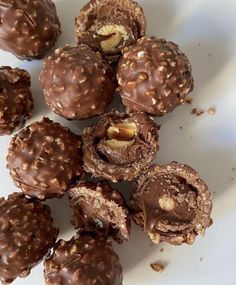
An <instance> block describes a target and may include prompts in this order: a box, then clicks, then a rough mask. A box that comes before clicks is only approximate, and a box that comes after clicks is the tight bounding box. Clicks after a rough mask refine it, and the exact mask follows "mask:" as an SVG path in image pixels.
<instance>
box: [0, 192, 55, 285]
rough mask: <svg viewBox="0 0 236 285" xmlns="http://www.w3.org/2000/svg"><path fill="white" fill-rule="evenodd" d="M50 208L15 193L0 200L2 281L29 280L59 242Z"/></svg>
mask: <svg viewBox="0 0 236 285" xmlns="http://www.w3.org/2000/svg"><path fill="white" fill-rule="evenodd" d="M57 235H58V229H57V228H55V227H54V225H53V220H52V217H51V214H50V209H49V207H48V206H46V205H44V204H42V203H41V202H40V201H39V200H36V199H28V198H26V197H25V196H24V195H23V194H20V193H13V194H11V195H9V196H8V199H4V198H1V199H0V256H1V258H0V281H1V282H3V283H4V284H6V283H11V282H13V281H14V280H15V279H16V278H17V277H26V276H27V275H28V274H30V271H31V269H32V267H34V266H35V265H37V264H38V263H39V262H40V261H41V260H42V259H43V257H44V256H45V255H46V254H47V253H48V252H49V250H50V248H51V247H52V246H53V245H54V243H55V242H56V239H57Z"/></svg>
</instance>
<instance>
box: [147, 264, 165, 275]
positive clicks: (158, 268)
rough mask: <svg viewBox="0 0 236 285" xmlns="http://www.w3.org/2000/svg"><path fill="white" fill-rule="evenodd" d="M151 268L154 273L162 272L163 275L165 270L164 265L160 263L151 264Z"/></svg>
mask: <svg viewBox="0 0 236 285" xmlns="http://www.w3.org/2000/svg"><path fill="white" fill-rule="evenodd" d="M150 266H151V268H152V269H153V270H154V271H156V272H160V273H162V272H163V271H164V269H165V267H164V265H162V264H160V263H152V264H150Z"/></svg>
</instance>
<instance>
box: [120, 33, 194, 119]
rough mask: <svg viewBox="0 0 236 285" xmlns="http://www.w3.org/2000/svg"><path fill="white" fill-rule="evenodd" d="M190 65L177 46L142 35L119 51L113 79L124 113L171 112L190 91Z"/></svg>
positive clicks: (191, 84)
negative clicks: (116, 68) (124, 107)
mask: <svg viewBox="0 0 236 285" xmlns="http://www.w3.org/2000/svg"><path fill="white" fill-rule="evenodd" d="M191 73H192V68H191V65H190V62H189V60H188V58H187V57H186V56H185V55H184V54H183V53H182V52H181V51H180V49H179V47H178V46H177V45H176V44H174V43H172V42H167V41H166V40H163V39H157V38H155V37H152V38H148V37H144V38H142V39H140V40H139V41H138V42H137V44H136V45H133V46H131V47H129V48H127V49H125V50H124V51H123V57H122V58H121V60H120V62H119V66H118V74H117V79H118V83H119V91H120V94H121V97H122V101H123V104H124V105H125V106H126V110H127V111H128V112H135V111H142V112H147V113H149V114H152V115H154V116H162V115H164V114H166V113H168V112H171V111H173V110H174V109H175V107H177V106H178V105H180V104H183V103H184V101H185V97H186V95H187V94H188V93H189V92H191V91H192V90H193V78H192V74H191Z"/></svg>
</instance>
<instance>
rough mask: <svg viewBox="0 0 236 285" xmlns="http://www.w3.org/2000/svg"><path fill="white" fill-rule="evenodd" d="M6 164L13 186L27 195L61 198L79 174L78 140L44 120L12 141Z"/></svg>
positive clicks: (59, 127)
mask: <svg viewBox="0 0 236 285" xmlns="http://www.w3.org/2000/svg"><path fill="white" fill-rule="evenodd" d="M7 163H8V168H9V170H10V175H11V177H12V179H13V180H14V182H15V184H16V186H18V187H19V188H21V190H22V191H23V192H24V193H25V194H26V195H29V196H32V197H37V198H38V199H46V198H53V197H58V198H60V197H61V196H62V195H63V194H64V193H65V192H66V191H67V189H68V187H70V186H72V185H73V184H74V183H76V181H77V180H78V178H79V177H80V174H81V172H82V169H81V141H80V137H79V136H77V135H75V134H73V133H72V132H71V131H70V130H69V129H68V128H64V127H62V126H61V125H60V124H58V123H54V122H53V121H51V120H49V119H48V118H43V120H42V121H40V122H36V123H33V124H32V125H30V126H28V127H27V128H25V129H23V130H21V131H20V132H19V133H18V134H17V135H16V136H15V137H14V138H13V139H12V141H11V144H10V147H9V150H8V156H7Z"/></svg>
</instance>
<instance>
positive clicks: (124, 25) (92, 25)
mask: <svg viewBox="0 0 236 285" xmlns="http://www.w3.org/2000/svg"><path fill="white" fill-rule="evenodd" d="M145 33H146V18H145V16H144V13H143V9H142V8H141V7H140V6H139V5H138V3H136V2H135V1H132V0H113V1H110V0H91V1H90V2H89V3H87V4H86V5H85V6H84V7H83V8H82V10H81V11H80V15H79V16H78V17H77V18H76V37H77V40H78V42H79V43H81V42H82V43H86V44H88V45H89V46H91V47H92V48H94V49H96V50H99V51H100V52H102V53H103V54H104V56H105V57H106V58H107V59H108V60H109V61H110V62H117V61H118V59H119V57H120V56H121V50H122V49H123V48H124V47H127V46H130V45H132V44H134V43H135V42H136V41H137V39H138V38H140V37H142V36H144V35H145Z"/></svg>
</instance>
